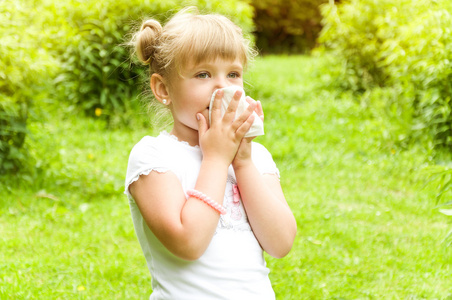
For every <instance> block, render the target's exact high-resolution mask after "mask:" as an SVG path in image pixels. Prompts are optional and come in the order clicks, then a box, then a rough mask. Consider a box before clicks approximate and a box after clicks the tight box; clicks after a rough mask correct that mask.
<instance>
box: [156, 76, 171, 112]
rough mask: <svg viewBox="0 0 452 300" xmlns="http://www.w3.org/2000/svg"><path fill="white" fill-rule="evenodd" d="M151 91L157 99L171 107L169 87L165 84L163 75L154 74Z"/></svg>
mask: <svg viewBox="0 0 452 300" xmlns="http://www.w3.org/2000/svg"><path fill="white" fill-rule="evenodd" d="M151 89H152V92H153V93H154V96H155V98H156V99H157V100H158V101H159V102H160V103H162V104H164V105H169V104H170V103H171V99H170V96H169V93H168V86H167V85H166V83H165V80H164V79H163V77H162V75H160V74H157V73H154V74H152V76H151Z"/></svg>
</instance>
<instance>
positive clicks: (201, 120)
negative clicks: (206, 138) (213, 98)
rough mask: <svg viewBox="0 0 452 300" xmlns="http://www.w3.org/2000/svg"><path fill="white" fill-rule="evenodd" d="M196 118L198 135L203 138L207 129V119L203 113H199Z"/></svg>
mask: <svg viewBox="0 0 452 300" xmlns="http://www.w3.org/2000/svg"><path fill="white" fill-rule="evenodd" d="M196 119H197V120H198V136H199V138H201V137H202V136H203V135H204V133H206V131H207V120H206V118H205V117H204V116H203V114H200V113H197V114H196Z"/></svg>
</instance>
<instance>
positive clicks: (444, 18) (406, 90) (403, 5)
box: [319, 0, 452, 148]
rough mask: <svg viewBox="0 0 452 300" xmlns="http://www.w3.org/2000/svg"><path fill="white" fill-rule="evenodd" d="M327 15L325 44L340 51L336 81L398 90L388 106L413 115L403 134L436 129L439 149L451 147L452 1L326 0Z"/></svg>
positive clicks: (334, 52) (417, 135) (360, 87)
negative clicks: (335, 1)
mask: <svg viewBox="0 0 452 300" xmlns="http://www.w3.org/2000/svg"><path fill="white" fill-rule="evenodd" d="M322 14H323V16H324V19H323V24H324V28H323V30H322V32H321V35H320V38H319V42H321V43H322V44H323V50H325V49H327V50H328V51H329V52H330V53H332V57H334V62H335V63H334V64H332V66H331V68H330V69H331V70H333V71H332V72H333V73H334V76H331V78H330V79H331V81H333V82H336V85H335V86H336V87H341V88H343V89H346V90H352V91H355V92H359V93H363V92H367V93H372V90H373V89H375V88H377V89H385V90H387V89H392V90H393V94H396V95H397V99H398V101H397V100H396V102H395V103H394V101H393V99H391V100H390V99H385V100H388V103H387V104H388V105H389V106H395V107H396V110H397V111H399V112H400V113H401V114H402V116H403V118H404V119H405V120H406V119H409V118H411V119H412V120H411V122H410V123H409V124H407V127H406V130H405V131H406V132H405V134H404V135H405V136H406V137H407V138H415V139H419V138H423V136H425V135H429V136H432V137H433V140H434V143H435V145H436V146H437V147H449V148H450V146H451V145H452V137H451V132H452V131H451V130H452V114H451V103H450V100H451V91H452V85H451V84H452V81H451V79H452V75H451V74H452V68H451V66H452V65H451V64H452V46H451V45H452V43H451V42H452V31H451V28H452V15H451V14H452V3H451V2H450V1H448V0H422V1H419V0H402V1H396V2H394V1H391V0H360V1H358V0H351V1H347V2H343V3H342V4H340V5H324V6H322ZM370 104H371V106H372V103H370ZM397 106H398V107H397ZM407 112H409V113H410V117H407V116H404V114H406V113H407Z"/></svg>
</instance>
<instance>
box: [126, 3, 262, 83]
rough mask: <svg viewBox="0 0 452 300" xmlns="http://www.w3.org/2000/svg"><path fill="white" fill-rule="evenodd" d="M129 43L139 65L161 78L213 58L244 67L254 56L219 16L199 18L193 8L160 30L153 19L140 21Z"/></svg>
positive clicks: (232, 26)
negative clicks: (233, 62)
mask: <svg viewBox="0 0 452 300" xmlns="http://www.w3.org/2000/svg"><path fill="white" fill-rule="evenodd" d="M132 43H133V44H134V45H135V50H136V54H137V56H138V58H139V59H140V61H141V62H142V63H143V64H146V65H149V66H150V70H151V73H157V74H160V75H162V76H168V75H170V74H172V72H173V71H177V72H178V73H179V72H180V70H181V69H182V68H184V67H185V66H186V65H187V64H188V63H195V64H197V63H200V62H202V61H211V60H215V59H216V58H222V59H226V60H235V59H236V58H238V59H239V60H240V61H241V62H242V64H243V66H244V67H246V66H247V64H248V62H249V61H250V60H252V59H253V57H254V56H255V55H256V51H255V50H254V49H253V48H252V47H251V46H250V43H249V40H247V39H245V38H244V36H243V33H242V30H241V29H240V27H238V26H237V25H235V24H234V23H233V22H232V21H231V20H229V19H228V18H226V17H224V16H222V15H218V14H206V15H201V14H199V12H198V10H197V9H196V8H195V7H188V8H186V9H183V10H181V11H180V12H178V13H177V14H175V15H174V16H173V17H172V18H171V19H170V20H169V21H168V23H166V25H165V26H164V27H162V26H161V25H160V23H159V22H158V21H156V20H153V19H150V20H147V21H144V22H143V24H142V25H141V29H140V31H139V32H137V33H136V34H135V35H134V36H133V38H132Z"/></svg>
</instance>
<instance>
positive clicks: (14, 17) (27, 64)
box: [0, 1, 55, 175]
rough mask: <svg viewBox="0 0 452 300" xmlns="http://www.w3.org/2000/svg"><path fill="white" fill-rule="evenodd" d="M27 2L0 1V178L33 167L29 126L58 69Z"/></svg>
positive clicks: (37, 18)
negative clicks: (46, 87)
mask: <svg viewBox="0 0 452 300" xmlns="http://www.w3.org/2000/svg"><path fill="white" fill-rule="evenodd" d="M24 2H25V1H0V16H1V21H0V98H1V101H0V175H4V174H10V173H15V172H17V171H19V170H22V171H25V170H27V169H28V170H30V168H31V167H32V161H30V156H29V155H28V151H27V147H26V137H27V134H28V131H27V122H28V119H29V116H30V115H33V102H34V101H37V100H39V98H40V97H43V95H44V94H45V86H46V83H47V81H48V78H49V77H51V73H52V71H53V70H54V69H55V63H54V61H53V59H52V58H51V57H50V56H49V55H48V53H46V51H45V48H43V47H45V45H44V44H45V43H44V42H45V39H44V37H43V36H42V35H41V34H40V32H39V31H38V30H37V28H39V26H40V24H42V19H41V18H40V16H39V14H38V13H34V12H33V10H31V9H30V8H29V6H28V5H26V3H24ZM30 22H31V24H32V25H30Z"/></svg>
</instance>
